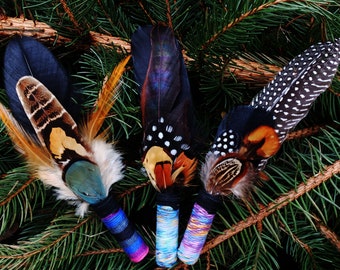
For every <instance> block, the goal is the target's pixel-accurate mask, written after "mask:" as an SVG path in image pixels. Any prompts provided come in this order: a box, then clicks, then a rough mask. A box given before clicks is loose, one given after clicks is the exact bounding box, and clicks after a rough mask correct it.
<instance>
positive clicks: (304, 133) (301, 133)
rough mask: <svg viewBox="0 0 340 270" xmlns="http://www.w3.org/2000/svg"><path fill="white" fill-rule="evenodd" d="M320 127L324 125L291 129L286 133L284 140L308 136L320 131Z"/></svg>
mask: <svg viewBox="0 0 340 270" xmlns="http://www.w3.org/2000/svg"><path fill="white" fill-rule="evenodd" d="M322 128H325V126H314V127H308V128H304V129H300V130H296V131H292V132H289V133H288V135H287V138H286V140H295V139H299V138H303V137H309V136H312V135H314V134H316V133H318V132H320V130H321V129H322Z"/></svg>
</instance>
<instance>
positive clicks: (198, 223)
mask: <svg viewBox="0 0 340 270" xmlns="http://www.w3.org/2000/svg"><path fill="white" fill-rule="evenodd" d="M214 217H215V214H209V213H208V212H207V211H206V210H205V209H204V208H203V207H202V206H200V205H199V204H197V203H195V205H194V207H193V209H192V213H191V216H190V219H189V222H188V226H187V228H186V230H185V233H184V236H183V239H182V242H181V244H180V246H179V248H178V254H177V255H178V258H179V259H180V260H181V261H182V262H184V263H186V264H189V265H192V264H194V263H196V262H197V260H198V258H199V256H200V253H201V250H202V248H203V245H204V243H205V240H206V239H207V235H208V232H209V230H210V227H211V224H212V222H213V220H214Z"/></svg>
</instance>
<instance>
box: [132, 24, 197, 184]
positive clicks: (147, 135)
mask: <svg viewBox="0 0 340 270" xmlns="http://www.w3.org/2000/svg"><path fill="white" fill-rule="evenodd" d="M132 57H133V62H134V72H135V78H136V81H137V83H138V84H139V86H140V91H141V110H142V121H143V129H144V139H143V159H144V161H148V162H147V163H148V164H146V165H147V166H146V169H147V171H148V172H150V171H151V172H150V173H151V175H153V174H158V175H161V174H164V173H163V172H164V171H167V173H166V174H168V170H169V169H168V168H166V167H167V166H168V165H167V164H169V166H171V167H172V163H173V162H175V163H176V158H177V157H179V156H180V155H181V153H183V154H182V156H183V155H186V156H190V157H191V158H193V155H192V151H191V150H192V146H193V141H194V139H193V130H192V129H193V123H194V116H193V104H192V99H191V93H190V85H189V80H188V74H187V71H186V68H185V64H184V60H183V57H182V53H181V49H180V46H179V44H178V41H177V40H176V38H175V36H174V33H173V31H172V29H171V28H169V27H165V26H162V25H157V26H146V27H141V28H139V29H138V30H137V31H136V32H135V33H134V34H133V36H132ZM155 147H157V148H155ZM151 148H152V150H151V151H149V150H150V149H151ZM151 152H152V153H151ZM148 153H149V154H150V153H151V155H149V156H148V157H147V158H145V156H146V155H148ZM150 157H151V159H153V157H156V159H153V160H152V161H151V162H150ZM185 160H187V157H186V158H184V159H182V161H185ZM190 160H191V159H190ZM159 162H163V163H164V167H163V169H161V168H160V167H157V166H156V163H159ZM150 164H151V165H150ZM182 164H183V163H182ZM148 165H150V166H148ZM177 165H178V164H177ZM178 166H179V167H180V166H182V165H181V164H180V165H178ZM174 168H176V164H174ZM158 169H159V170H158ZM187 169H188V168H187ZM185 170H186V169H184V171H185ZM191 171H192V170H191ZM149 176H150V174H149ZM151 178H155V176H153V177H152V176H151ZM167 178H168V177H167ZM153 180H155V179H153ZM173 180H174V179H173ZM185 181H186V180H185ZM156 182H157V181H156ZM160 182H162V181H158V183H157V184H156V185H158V186H161V187H162V188H164V187H166V185H169V184H171V183H169V181H166V182H167V183H166V184H165V185H163V183H160Z"/></svg>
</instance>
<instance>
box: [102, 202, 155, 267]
mask: <svg viewBox="0 0 340 270" xmlns="http://www.w3.org/2000/svg"><path fill="white" fill-rule="evenodd" d="M101 220H102V222H103V223H104V224H105V226H106V227H107V228H108V229H109V230H110V232H111V233H112V234H113V235H115V237H116V239H117V240H118V242H119V244H120V245H121V247H122V248H123V249H124V251H125V253H126V254H127V255H128V256H129V258H130V260H131V261H132V262H140V261H141V260H142V259H144V257H145V256H146V255H147V254H148V252H149V247H148V246H147V245H146V244H145V243H144V241H143V239H142V238H141V236H140V235H139V234H138V233H137V231H136V230H135V229H134V228H133V226H132V224H131V223H130V221H129V220H128V218H127V216H126V215H125V213H124V211H123V210H122V209H121V208H119V209H118V211H117V212H115V213H111V214H109V215H107V216H106V217H104V218H102V219H101Z"/></svg>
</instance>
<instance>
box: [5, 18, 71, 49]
mask: <svg viewBox="0 0 340 270" xmlns="http://www.w3.org/2000/svg"><path fill="white" fill-rule="evenodd" d="M15 35H20V36H30V37H35V38H37V39H39V40H41V41H43V42H47V41H48V42H49V43H57V44H65V43H69V42H71V41H72V40H71V39H69V38H65V37H63V36H60V35H59V34H58V32H57V31H56V30H54V29H53V28H51V27H50V26H49V25H47V24H46V23H42V22H37V21H32V20H26V19H24V18H11V17H8V18H5V19H2V20H0V36H5V37H12V36H15Z"/></svg>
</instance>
